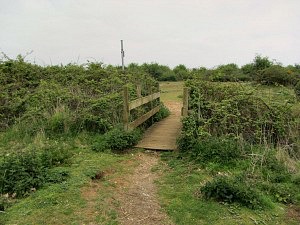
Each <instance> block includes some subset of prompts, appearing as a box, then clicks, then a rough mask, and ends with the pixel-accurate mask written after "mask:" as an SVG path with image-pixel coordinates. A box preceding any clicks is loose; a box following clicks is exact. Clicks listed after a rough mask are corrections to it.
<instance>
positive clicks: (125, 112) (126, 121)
mask: <svg viewBox="0 0 300 225" xmlns="http://www.w3.org/2000/svg"><path fill="white" fill-rule="evenodd" d="M129 116H130V111H129V94H128V87H127V86H124V88H123V123H124V129H125V130H126V131H128V130H129V127H128V124H129Z"/></svg>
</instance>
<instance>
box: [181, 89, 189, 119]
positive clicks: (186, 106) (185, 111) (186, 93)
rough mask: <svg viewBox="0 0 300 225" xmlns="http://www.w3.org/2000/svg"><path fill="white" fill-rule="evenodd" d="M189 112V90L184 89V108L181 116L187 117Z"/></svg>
mask: <svg viewBox="0 0 300 225" xmlns="http://www.w3.org/2000/svg"><path fill="white" fill-rule="evenodd" d="M188 110H189V88H188V87H184V88H183V106H182V111H181V115H182V116H187V115H188Z"/></svg>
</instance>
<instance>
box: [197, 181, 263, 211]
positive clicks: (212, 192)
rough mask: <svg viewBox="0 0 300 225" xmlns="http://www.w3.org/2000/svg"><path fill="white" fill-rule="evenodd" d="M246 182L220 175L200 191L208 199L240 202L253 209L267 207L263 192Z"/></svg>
mask: <svg viewBox="0 0 300 225" xmlns="http://www.w3.org/2000/svg"><path fill="white" fill-rule="evenodd" d="M244 182H245V181H243V180H237V179H233V178H231V177H226V176H218V177H215V178H214V179H213V180H212V181H208V182H207V183H206V184H205V185H204V186H202V187H201V188H200V191H201V193H202V194H203V196H204V198H206V199H214V200H217V201H221V202H228V203H239V204H241V205H243V206H246V207H248V208H251V209H258V208H263V207H265V206H266V205H267V204H266V202H265V201H264V199H263V198H262V196H261V194H260V193H259V192H258V191H257V190H256V189H255V188H252V187H249V186H248V185H246V184H245V183H244Z"/></svg>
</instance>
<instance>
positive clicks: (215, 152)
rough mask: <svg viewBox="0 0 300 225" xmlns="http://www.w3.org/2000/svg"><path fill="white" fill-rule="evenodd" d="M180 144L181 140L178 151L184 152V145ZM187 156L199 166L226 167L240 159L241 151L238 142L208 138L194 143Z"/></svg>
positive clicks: (230, 139) (229, 139)
mask: <svg viewBox="0 0 300 225" xmlns="http://www.w3.org/2000/svg"><path fill="white" fill-rule="evenodd" d="M181 142H182V140H179V145H180V149H182V151H185V150H186V149H185V146H184V144H185V143H181ZM181 145H182V146H181ZM188 155H189V157H190V158H191V159H192V160H194V161H196V162H198V163H201V164H206V163H207V162H215V163H219V164H221V165H225V164H226V165H227V164H232V163H234V162H235V161H237V160H239V159H241V158H242V156H243V151H242V148H241V147H240V146H239V144H238V142H237V141H236V140H234V139H232V138H226V139H225V138H218V137H208V138H203V139H199V140H198V141H195V142H194V144H193V146H191V150H190V151H189V152H188Z"/></svg>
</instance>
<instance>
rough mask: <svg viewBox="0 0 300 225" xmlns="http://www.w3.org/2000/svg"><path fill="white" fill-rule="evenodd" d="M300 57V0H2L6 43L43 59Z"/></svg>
mask: <svg viewBox="0 0 300 225" xmlns="http://www.w3.org/2000/svg"><path fill="white" fill-rule="evenodd" d="M121 39H123V40H124V47H125V63H126V64H128V63H131V62H136V63H143V62H158V63H160V64H166V65H169V66H171V67H173V66H175V65H177V64H185V65H187V66H188V67H199V66H206V67H213V66H216V65H219V64H226V63H237V64H238V65H243V64H246V63H249V62H251V61H252V60H253V58H254V57H255V54H261V55H263V56H268V57H269V58H270V59H276V60H277V61H279V62H282V63H283V64H284V65H287V64H295V63H300V0H72V1H71V0H0V51H2V52H4V53H6V54H7V55H8V56H10V57H15V56H16V55H17V54H23V55H24V54H26V52H30V51H31V50H32V51H33V53H32V54H31V55H30V56H28V58H27V59H29V60H35V61H36V62H37V63H39V64H46V65H47V64H51V63H52V64H60V63H63V64H66V63H70V62H73V63H74V62H75V63H76V62H78V63H84V62H86V61H87V60H90V61H94V60H96V61H102V62H104V63H105V64H115V65H116V64H120V63H121V62H120V61H121V60H120V40H121Z"/></svg>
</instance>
